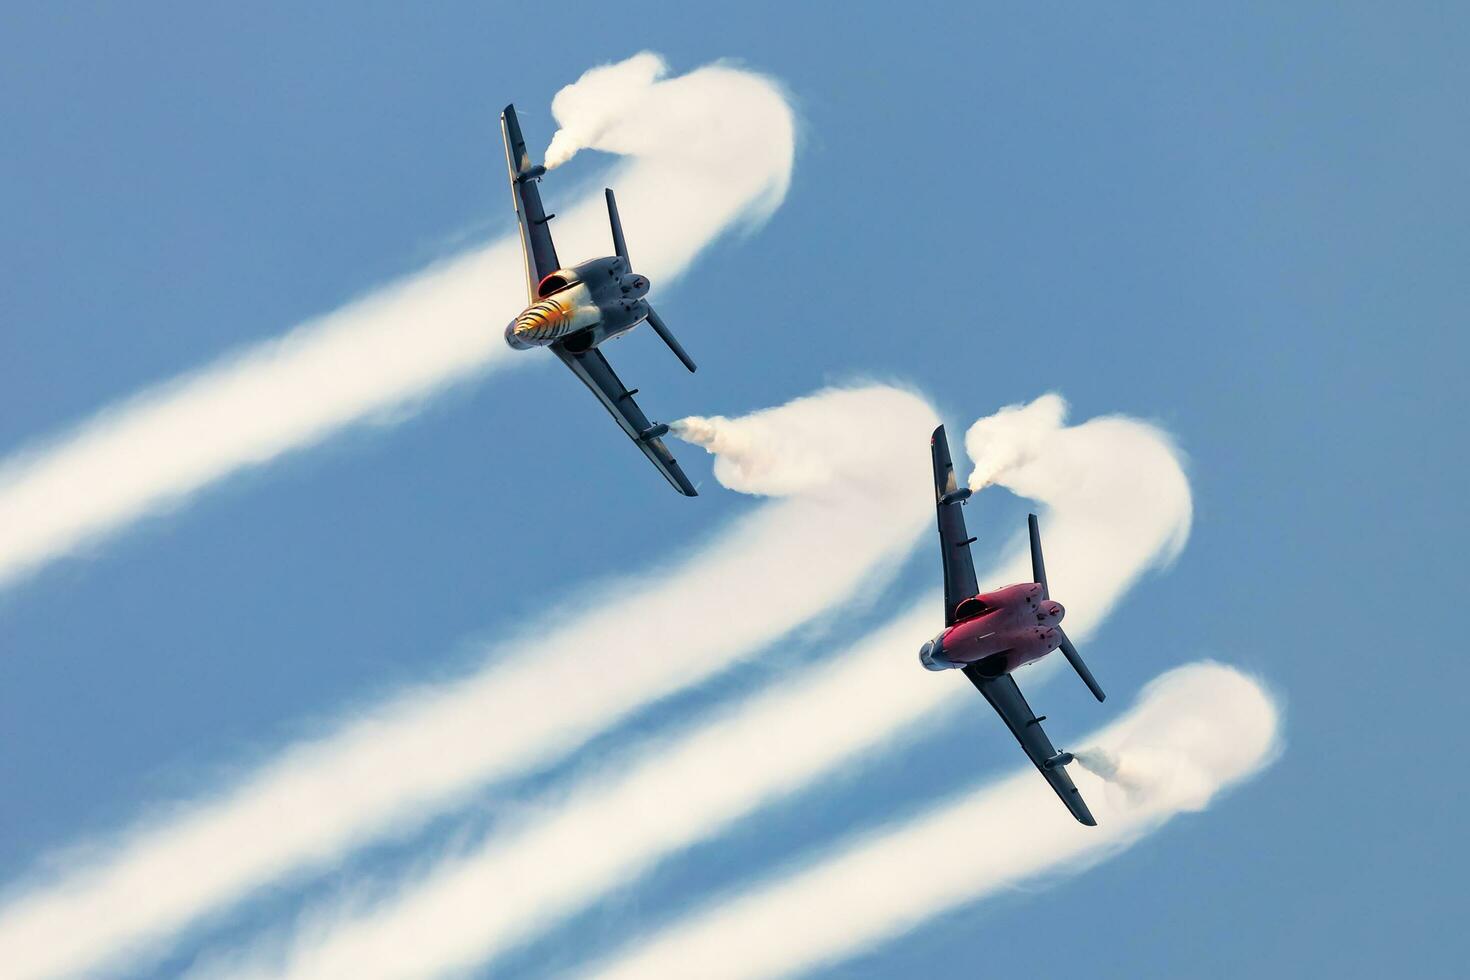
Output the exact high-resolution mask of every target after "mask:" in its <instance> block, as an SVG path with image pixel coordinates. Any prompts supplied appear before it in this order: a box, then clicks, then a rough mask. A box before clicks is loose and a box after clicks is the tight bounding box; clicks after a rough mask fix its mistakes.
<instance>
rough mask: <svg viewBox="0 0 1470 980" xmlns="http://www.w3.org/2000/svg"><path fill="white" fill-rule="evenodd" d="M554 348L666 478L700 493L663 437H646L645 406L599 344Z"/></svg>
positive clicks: (682, 488) (687, 490)
mask: <svg viewBox="0 0 1470 980" xmlns="http://www.w3.org/2000/svg"><path fill="white" fill-rule="evenodd" d="M551 349H552V350H553V351H554V352H555V353H556V356H557V357H559V358H561V361H562V363H563V364H565V365H566V366H567V367H569V368H571V371H572V373H573V374H575V375H576V376H577V377H579V378H581V379H582V383H583V384H585V385H586V386H587V387H588V388H589V389H590V390H591V391H592V393H593V394H594V395H596V396H597V400H598V401H600V402H602V407H603V408H606V409H607V410H608V412H609V413H610V414H611V415H612V417H613V418H615V419H617V421H618V425H620V426H622V429H623V431H624V432H625V433H627V435H628V438H629V439H632V440H633V442H634V444H635V445H637V446H638V448H639V449H641V450H643V455H645V456H647V457H648V459H649V461H650V462H652V463H653V465H654V466H656V467H657V468H658V471H659V472H660V473H662V474H663V475H664V478H665V479H667V480H668V481H669V483H671V484H673V486H674V489H675V490H678V491H679V492H680V493H682V494H684V495H685V496H686V497H697V496H698V495H699V491H697V490H695V489H694V484H693V483H690V482H689V477H687V476H685V475H684V471H683V470H682V469H680V468H679V464H678V463H677V462H676V461H675V460H674V457H673V454H671V453H670V452H669V449H668V447H667V446H665V445H664V441H663V440H662V439H642V438H639V433H642V432H646V431H647V430H648V428H649V426H651V425H652V424H653V423H652V422H650V421H649V420H648V416H646V415H644V414H643V410H642V409H640V408H639V407H638V403H637V402H635V401H634V400H633V398H632V396H631V395H630V394H629V393H628V389H627V388H626V387H625V386H624V385H623V382H622V381H620V380H619V379H618V376H617V374H615V373H614V372H613V369H612V365H610V364H608V363H607V358H605V357H603V356H602V353H601V352H600V351H598V350H597V348H595V347H594V348H592V349H591V350H589V351H586V352H584V353H580V354H573V353H572V352H570V351H568V350H566V349H565V348H564V347H562V345H561V344H552V345H551Z"/></svg>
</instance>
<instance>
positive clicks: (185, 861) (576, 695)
mask: <svg viewBox="0 0 1470 980" xmlns="http://www.w3.org/2000/svg"><path fill="white" fill-rule="evenodd" d="M762 414H763V415H764V416H765V417H767V418H769V419H772V420H773V421H774V422H776V423H778V424H776V425H774V426H773V427H772V428H771V429H770V430H769V431H770V434H771V436H772V440H773V441H772V443H771V445H770V447H769V451H770V454H771V458H772V459H774V460H781V459H802V460H809V459H815V460H821V461H823V462H822V465H824V466H826V467H828V468H829V469H830V470H831V471H833V472H843V473H850V474H854V475H857V476H861V474H862V467H861V466H858V465H855V464H854V463H852V462H851V461H848V460H845V459H844V458H843V456H844V454H845V453H847V452H849V451H850V446H851V443H849V442H847V441H843V440H831V439H828V438H826V437H825V436H824V435H823V434H824V433H825V432H826V431H827V430H828V429H829V428H835V427H836V426H837V425H838V423H839V421H841V422H845V423H846V424H849V425H854V426H858V427H860V428H862V429H864V430H865V431H867V432H868V433H869V436H870V438H871V439H873V440H874V442H875V444H876V446H877V458H887V459H893V460H897V461H902V463H903V466H902V469H903V470H904V471H906V472H907V473H908V474H909V475H910V479H911V480H912V481H913V482H912V483H906V482H904V481H901V480H895V479H894V478H893V476H892V475H891V472H890V469H889V468H886V467H878V468H876V469H875V470H874V471H873V472H872V473H870V474H868V478H869V479H868V481H867V482H865V483H863V484H860V485H857V486H855V487H854V488H853V489H854V492H853V493H851V494H849V495H846V496H843V497H841V498H838V499H835V500H818V499H816V498H814V497H812V496H803V495H796V496H788V497H782V498H779V499H776V500H773V501H771V502H769V503H765V504H762V505H761V506H759V507H757V508H756V509H755V510H754V511H753V512H751V513H749V514H747V515H745V516H743V517H741V518H739V519H738V520H736V521H735V522H734V523H733V524H732V525H731V526H729V527H727V528H725V529H724V530H723V532H722V533H720V534H718V535H717V536H716V537H715V538H714V539H713V540H712V541H710V542H709V543H708V544H706V545H705V546H704V547H703V548H701V549H700V550H699V551H697V552H696V553H695V554H694V555H692V556H691V557H689V558H688V559H687V560H685V561H683V562H680V563H677V564H672V565H668V566H665V567H662V568H660V569H659V570H658V571H656V572H652V573H647V574H644V575H643V576H641V577H630V578H629V579H628V580H625V581H621V582H618V583H615V585H614V586H612V587H609V588H604V589H599V588H597V587H596V584H595V583H593V584H591V585H589V586H588V587H587V588H585V589H580V590H578V594H579V595H586V596H596V597H602V596H606V598H599V599H584V600H583V601H582V603H581V604H580V605H579V606H578V607H577V608H576V609H575V615H570V616H569V615H566V614H565V611H564V610H556V611H553V612H552V613H551V614H549V615H547V616H546V617H545V619H544V620H542V621H538V622H531V623H527V624H525V627H524V630H523V633H522V635H521V636H520V637H518V638H517V639H515V640H513V641H511V642H508V643H505V644H503V645H501V646H500V647H499V648H498V649H496V650H494V651H492V653H491V656H490V658H489V660H490V663H489V665H488V666H487V667H486V668H485V669H483V670H482V671H480V672H479V673H476V674H474V675H472V676H470V677H467V678H464V679H463V680H460V681H458V682H456V683H450V684H445V685H441V686H432V687H430V686H426V687H423V688H420V689H417V690H411V691H407V692H403V693H402V694H400V695H398V696H397V697H394V698H391V699H389V700H388V701H387V702H386V703H383V704H379V705H376V706H366V707H357V708H354V709H353V710H351V711H349V712H347V713H346V714H345V716H344V717H343V718H342V719H341V721H340V722H339V724H338V725H337V726H336V728H335V730H334V731H332V732H330V733H329V734H327V735H325V736H324V737H322V738H319V739H316V740H313V741H307V742H304V743H301V744H297V745H293V746H288V747H286V748H285V749H284V750H282V751H281V752H280V753H278V754H277V756H276V757H275V758H274V759H273V760H271V761H269V762H267V763H266V764H265V765H264V766H262V767H260V768H259V769H258V770H256V771H254V772H251V773H248V774H246V775H245V776H244V777H243V778H241V779H240V780H238V781H237V782H235V783H234V784H233V785H229V786H224V787H221V788H220V790H219V791H218V792H217V793H215V794H213V795H212V796H210V797H207V798H205V799H202V800H199V801H196V802H194V803H192V804H187V805H176V806H173V807H170V808H169V809H168V810H167V811H166V812H165V815H164V816H162V817H160V818H158V819H156V820H146V819H145V820H143V821H140V822H139V824H138V825H136V826H135V827H134V828H132V829H131V830H129V831H127V832H125V833H123V834H121V835H119V836H118V838H117V839H115V840H112V841H108V842H106V843H105V844H104V845H102V846H100V847H98V848H96V849H95V850H96V852H97V853H99V854H103V855H105V857H102V858H100V859H97V860H95V861H92V862H90V863H87V864H84V865H83V864H66V863H63V864H62V873H60V874H59V875H47V876H43V877H41V880H39V881H37V882H34V883H31V884H29V885H28V886H26V887H23V888H21V889H17V890H14V894H12V896H10V898H9V900H8V901H6V902H5V903H4V904H3V905H0V963H4V964H5V971H4V972H5V974H6V976H7V978H22V977H38V976H51V975H55V974H58V973H65V972H75V971H80V970H86V969H89V968H90V967H92V966H93V965H95V964H96V963H98V962H99V961H103V960H107V959H112V958H117V957H119V956H123V957H125V956H127V955H128V954H130V953H133V952H136V951H137V950H138V949H140V948H141V946H142V945H143V944H144V943H145V942H146V941H147V940H148V939H150V938H157V937H160V936H162V935H165V934H167V933H168V932H171V931H173V930H176V929H178V928H180V927H182V926H184V925H185V924H187V923H188V922H190V921H191V920H193V919H195V918H197V917H199V916H201V915H203V914H205V913H207V912H209V911H210V910H212V909H216V908H219V907H220V906H222V905H225V904H227V903H229V902H232V901H235V900H237V899H238V898H240V897H242V896H243V895H245V894H247V893H249V892H250V891H251V890H253V889H256V888H259V887H261V886H263V885H266V884H268V883H270V882H272V881H275V880H279V879H281V878H283V877H285V876H288V875H293V874H297V875H299V874H301V873H303V872H305V871H307V870H310V869H314V868H320V867H322V866H324V865H327V864H329V863H330V862H332V861H334V860H337V859H339V858H340V857H341V856H342V855H343V854H345V853H346V852H348V851H349V850H351V849H352V848H354V847H357V846H360V845H362V844H365V843H367V842H369V841H371V840H374V839H376V838H378V837H380V836H381V835H383V834H385V833H388V832H390V831H393V830H395V829H399V828H404V827H411V826H414V825H415V824H417V823H418V822H419V821H421V820H423V819H424V818H425V817H427V816H429V815H430V814H432V813H434V812H438V811H440V810H442V809H444V808H445V807H449V806H452V805H454V804H455V803H457V802H458V801H460V800H462V799H463V798H464V796H465V795H466V794H467V793H469V792H471V791H473V790H475V789H477V788H480V787H482V786H484V785H485V784H486V783H487V782H489V781H491V780H495V779H503V778H507V777H510V776H513V775H516V774H520V773H525V772H526V771H528V770H529V769H531V768H533V767H536V766H544V765H547V764H550V763H552V762H554V761H556V760H558V759H561V758H564V757H565V756H566V755H567V754H568V753H570V752H572V751H573V750H575V749H576V748H577V747H579V746H580V745H582V744H583V743H584V742H585V741H586V740H587V739H589V738H591V737H592V736H593V735H594V734H596V733H597V732H598V731H601V730H603V729H605V728H606V727H608V726H610V725H613V724H615V723H617V722H618V721H619V720H620V719H622V718H624V717H625V716H626V715H627V714H628V713H629V712H631V711H633V710H635V709H636V708H638V707H639V706H641V705H645V704H647V703H649V702H650V701H653V700H655V699H657V698H660V697H663V696H665V695H668V694H670V693H671V692H674V691H677V690H679V689H681V688H684V687H687V686H689V685H692V684H696V683H698V682H700V681H702V680H704V679H706V678H708V677H710V676H711V675H712V674H714V673H716V672H718V671H719V670H721V669H723V668H724V667H726V666H728V665H730V664H731V663H733V662H735V661H736V660H738V659H739V658H741V657H743V656H747V655H749V654H751V653H752V652H754V651H756V650H759V649H761V648H762V647H764V646H765V645H767V644H769V643H770V642H772V641H774V640H776V639H778V638H779V637H781V636H782V635H784V634H785V633H787V632H789V631H790V630H792V629H795V628H796V627H798V626H800V625H801V624H802V623H804V622H806V621H808V620H810V619H811V618H812V617H813V616H816V615H818V614H820V613H822V612H823V611H824V610H826V609H828V608H830V607H831V606H832V605H833V604H835V603H838V602H842V601H847V600H849V599H850V598H851V597H852V596H853V595H854V594H859V593H861V592H862V591H863V590H864V589H865V588H868V587H870V585H871V582H870V580H871V579H872V578H873V577H874V576H875V575H880V576H887V575H889V574H891V571H892V569H893V568H894V567H896V566H897V564H898V563H899V562H900V561H901V560H902V558H903V556H904V554H905V553H906V552H907V551H908V550H909V549H910V547H911V546H912V545H913V543H914V542H915V541H916V540H917V537H918V535H919V534H920V532H921V531H922V530H923V528H924V527H925V526H926V524H927V523H928V519H929V512H930V511H929V506H930V505H929V500H928V494H927V493H926V491H925V484H926V480H927V477H926V476H925V475H924V472H923V470H922V468H918V467H916V466H915V465H914V463H915V462H918V461H919V460H917V459H916V458H915V454H916V453H917V454H918V455H919V456H922V450H923V446H924V444H925V439H926V436H927V433H928V431H929V429H931V428H932V427H933V425H934V422H935V417H934V412H933V409H931V408H930V407H929V405H928V404H927V403H925V402H924V401H923V400H922V399H921V398H919V397H917V396H915V395H912V394H910V393H908V392H903V391H898V390H896V389H892V388H882V387H874V388H866V389H859V390H856V391H833V392H829V393H828V394H827V395H826V396H819V397H815V398H809V399H801V400H799V401H797V402H794V403H792V404H790V405H787V406H784V407H783V408H782V409H777V410H774V411H772V412H770V413H762ZM779 423H789V424H779ZM729 424H730V425H732V426H734V427H736V428H739V427H740V426H741V425H742V420H740V419H735V420H731V422H730V423H729ZM871 451H872V449H871V447H864V453H865V454H866V453H869V452H871ZM759 456H760V453H759V452H756V453H754V455H753V457H752V458H759ZM864 458H865V459H873V458H874V457H873V456H871V455H865V456H864ZM764 472H765V473H766V474H767V476H766V480H767V482H766V483H764V484H762V483H760V482H759V481H757V482H756V483H754V484H752V486H753V488H754V489H756V490H758V491H759V492H762V493H777V492H780V490H781V488H782V487H784V486H791V485H793V482H794V481H791V480H789V479H787V478H786V477H785V476H784V475H783V474H782V473H781V471H780V467H779V465H766V466H764ZM732 610H739V611H740V614H739V615H732ZM711 623H719V624H720V628H719V629H710V628H709V624H711ZM547 705H555V706H556V708H555V710H554V711H548V710H547V708H546V706H547ZM447 746H452V747H453V750H452V751H447V750H446V747H447Z"/></svg>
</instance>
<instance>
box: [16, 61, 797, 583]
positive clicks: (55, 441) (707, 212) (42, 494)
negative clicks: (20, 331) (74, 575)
mask: <svg viewBox="0 0 1470 980" xmlns="http://www.w3.org/2000/svg"><path fill="white" fill-rule="evenodd" d="M630 66H631V68H632V69H636V70H635V71H634V72H633V76H632V77H631V78H630V77H629V69H630ZM666 71H667V69H666V66H665V65H664V63H663V61H662V60H661V59H659V58H658V57H657V56H656V55H651V54H647V53H645V54H641V55H638V56H636V57H634V58H632V59H630V60H629V61H626V62H622V63H621V64H619V65H612V66H607V67H604V68H598V69H593V70H592V71H590V72H588V73H587V74H586V75H585V76H583V78H582V79H581V80H579V81H578V82H576V83H574V84H572V85H570V86H568V87H567V88H566V89H564V90H563V91H562V93H561V95H559V96H558V97H557V98H558V108H557V118H558V122H559V123H560V125H561V126H562V128H563V131H564V132H581V133H583V143H582V144H581V145H584V146H586V147H588V148H595V149H602V150H608V151H610V152H614V153H622V154H626V155H628V156H629V157H630V160H629V161H628V162H626V163H624V164H623V165H621V166H620V167H619V168H618V169H617V170H616V171H615V173H614V175H613V178H612V182H613V183H614V184H615V185H616V187H617V191H618V199H619V201H620V202H621V205H622V212H623V220H624V225H625V227H626V230H627V234H628V236H629V238H630V239H632V240H634V241H636V242H637V243H638V262H639V267H640V269H641V270H642V271H645V272H647V273H648V274H649V275H650V277H652V278H654V279H655V280H661V281H663V282H664V283H667V282H668V280H669V279H670V277H672V276H675V275H677V274H678V273H679V272H681V271H682V270H683V269H684V268H685V267H686V266H687V265H688V264H689V262H690V261H691V260H692V259H693V258H694V257H695V256H696V255H697V254H698V253H699V251H700V250H701V249H703V248H704V247H705V246H706V245H708V244H709V243H710V242H711V241H712V240H713V239H715V238H716V237H718V236H719V235H720V234H721V233H722V232H723V231H725V230H726V229H728V228H729V227H730V226H731V225H733V224H742V223H744V224H748V223H749V222H751V221H758V220H760V219H762V218H763V217H765V216H766V215H768V214H770V212H771V211H772V210H773V209H774V208H775V207H776V206H777V205H779V204H780V202H781V199H782V197H783V196H784V195H785V192H786V187H787V185H788V183H789V182H790V177H791V164H792V156H793V153H794V140H795V126H794V122H793V118H792V113H791V109H790V107H789V106H788V105H787V103H786V100H785V98H784V96H783V95H782V93H781V91H780V89H779V87H778V86H776V85H775V84H774V83H773V82H771V80H769V79H767V78H764V77H761V76H759V75H755V74H752V73H750V72H746V71H740V70H736V69H734V68H730V67H728V66H725V65H720V64H716V65H710V66H707V67H704V68H700V69H698V70H696V71H693V72H690V73H689V74H687V75H682V76H678V77H674V78H667V77H664V76H665V74H666ZM584 117H586V118H592V119H595V120H596V121H597V125H596V126H595V127H590V128H591V129H596V130H599V131H605V136H606V140H607V141H606V142H605V141H603V140H602V139H600V138H599V137H598V135H597V132H589V124H588V123H587V122H586V121H585V118H584ZM620 119H622V120H623V124H621V125H618V124H616V123H617V121H618V120H620ZM610 120H611V122H609V121H610ZM487 178H488V179H491V180H501V179H504V178H503V174H502V173H501V172H497V173H494V174H490V175H487ZM558 210H559V211H560V212H561V217H559V218H558V219H557V226H556V232H557V238H558V241H559V243H560V244H561V245H562V251H563V254H565V255H577V254H587V255H594V254H595V255H600V254H603V253H605V252H606V251H607V250H608V245H607V234H608V233H607V216H606V212H605V211H604V207H603V203H602V196H601V195H600V194H598V195H589V196H587V197H586V198H584V199H582V200H581V201H579V202H577V203H576V204H575V205H574V206H573V207H569V208H568V207H563V208H558ZM506 214H507V216H509V214H510V210H509V195H508V194H507V209H506ZM524 299H525V294H524V276H523V273H522V271H521V257H520V252H519V245H518V244H516V239H515V238H514V236H511V237H507V238H505V239H502V240H500V241H498V242H495V243H494V244H491V245H488V246H485V247H483V248H480V249H477V250H475V251H472V252H469V253H467V254H465V255H461V256H459V257H458V258H455V259H452V260H449V261H447V262H444V263H441V264H439V265H437V266H435V267H433V268H430V269H428V270H425V271H424V272H421V273H419V274H417V275H414V276H411V277H409V278H408V279H405V280H403V281H401V282H398V283H396V284H394V285H391V286H387V287H384V288H382V289H380V290H378V291H376V292H374V293H372V294H370V295H368V296H367V297H365V298H363V299H361V300H358V301H356V302H354V303H351V304H349V305H348V306H345V307H343V308H342V309H340V310H337V311H336V312H333V313H330V314H327V315H325V316H322V317H319V318H317V319H315V320H311V321H309V322H307V323H304V324H302V325H300V326H298V327H296V328H295V329H293V330H292V331H290V332H289V333H287V334H285V335H283V336H281V337H278V338H275V339H273V340H269V341H266V342H264V343H260V344H256V345H255V346H253V347H250V348H248V349H246V350H243V351H239V352H236V353H234V354H231V355H229V356H227V357H225V358H223V359H221V360H220V361H218V362H217V363H215V364H213V365H211V366H208V367H205V368H202V369H200V370H198V371H196V372H193V373H191V374H187V375H184V376H182V377H179V378H176V379H174V380H172V381H169V382H166V383H164V384H160V385H158V386H156V387H154V388H152V389H150V390H147V391H144V392H142V393H141V394H139V395H137V396H135V397H133V398H131V399H129V400H126V401H124V402H121V403H119V404H116V405H113V406H111V407H108V408H105V409H103V410H102V411H100V412H99V413H98V414H97V415H96V416H94V417H93V418H92V419H90V420H89V421H87V422H84V423H82V424H81V425H79V426H77V427H76V428H75V429H73V430H72V431H71V432H68V433H66V434H63V435H60V436H57V437H55V438H52V439H50V440H48V441H45V442H43V443H40V444H37V445H34V446H31V447H29V448H26V449H22V450H19V451H16V452H14V453H12V454H11V456H10V457H9V458H8V459H6V460H4V461H0V586H3V585H5V584H6V583H9V582H13V581H14V580H16V579H17V578H19V577H21V576H23V575H25V574H26V573H28V572H30V571H32V570H34V569H37V568H39V567H40V566H42V565H44V564H45V563H46V562H48V561H51V560H53V559H55V558H57V557H58V556H61V555H64V554H66V553H68V552H72V551H75V550H76V549H77V548H78V547H80V546H82V545H83V544H85V543H87V542H89V541H92V540H95V539H98V538H100V537H102V536H103V535H106V534H108V533H111V532H114V531H116V530H117V529H118V528H120V527H122V526H124V525H126V524H127V523H129V522H131V521H134V520H137V519H138V518H140V517H142V516H144V515H146V514H149V513H151V512H155V511H158V510H161V509H165V508H169V507H177V506H179V505H180V504H181V503H182V502H183V501H184V500H185V499H186V498H187V497H188V495H189V494H191V493H194V492H195V491H198V490H200V489H202V488H203V487H205V486H207V485H209V484H210V483H213V482H215V481H217V480H221V479H223V478H225V477H227V476H229V475H231V474H233V473H237V472H239V471H240V470H242V469H245V468H247V467H251V466H260V465H262V464H264V463H267V462H269V461H271V460H273V459H275V458H277V457H278V456H280V455H282V454H283V453H287V452H290V451H293V450H298V449H302V448H304V447H306V446H309V445H311V444H313V443H315V442H318V441H320V440H322V439H325V438H328V437H329V436H331V435H333V434H334V433H337V432H340V431H341V430H342V429H343V427H345V426H348V425H351V424H352V423H354V422H358V421H361V420H363V419H366V418H374V417H376V418H379V419H382V418H387V417H388V416H387V415H386V412H387V410H389V409H395V410H396V411H394V412H393V414H392V419H393V420H395V421H396V420H399V419H402V418H405V417H407V415H408V414H409V413H407V412H405V411H403V410H402V409H404V408H405V407H411V406H412V404H413V403H414V402H415V401H416V400H418V399H423V398H425V397H427V396H429V395H432V394H434V393H435V392H437V391H439V390H441V389H443V388H444V387H446V386H448V385H451V384H454V383H456V382H460V381H463V380H465V379H467V378H470V377H473V376H475V375H479V374H482V373H484V372H486V371H488V370H491V369H495V368H501V367H507V366H509V365H512V364H524V363H528V361H527V359H526V358H525V357H521V358H514V357H512V356H511V351H510V350H509V349H508V348H507V347H506V346H505V342H504V340H503V339H502V337H501V326H502V325H503V324H504V323H505V321H506V320H508V319H509V318H510V317H511V316H513V315H514V314H515V312H516V310H517V309H519V307H520V306H521V304H522V303H523V302H524ZM535 359H536V360H538V361H539V360H540V358H539V357H538V358H535Z"/></svg>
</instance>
